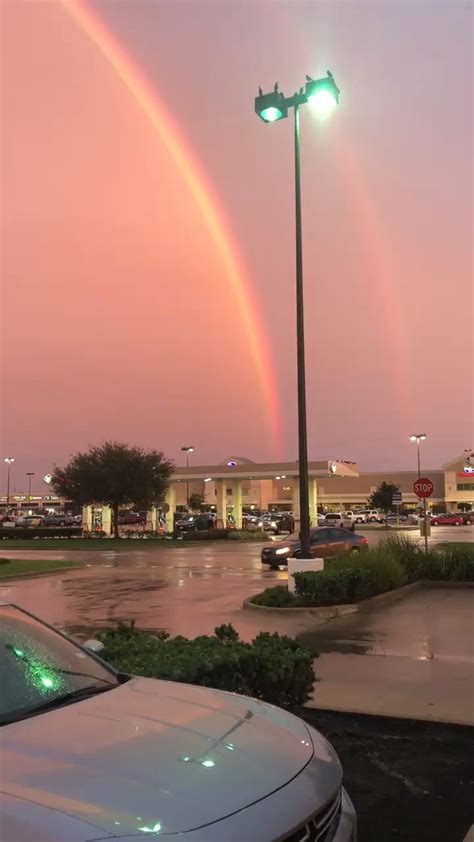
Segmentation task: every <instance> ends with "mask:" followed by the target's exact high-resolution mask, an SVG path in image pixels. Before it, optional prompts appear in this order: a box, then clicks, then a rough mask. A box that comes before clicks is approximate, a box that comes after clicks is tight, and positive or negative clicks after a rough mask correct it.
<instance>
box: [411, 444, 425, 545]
mask: <svg viewBox="0 0 474 842" xmlns="http://www.w3.org/2000/svg"><path fill="white" fill-rule="evenodd" d="M425 439H426V433H413V434H412V435H411V436H410V441H413V442H415V441H416V455H417V462H418V476H419V477H421V460H420V441H425ZM423 534H424V536H425V553H427V552H428V530H427V522H426V497H423Z"/></svg>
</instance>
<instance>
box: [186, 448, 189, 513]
mask: <svg viewBox="0 0 474 842" xmlns="http://www.w3.org/2000/svg"><path fill="white" fill-rule="evenodd" d="M188 468H189V451H188V450H187V451H186V469H188ZM186 508H187V509H189V480H188V479H187V478H186Z"/></svg>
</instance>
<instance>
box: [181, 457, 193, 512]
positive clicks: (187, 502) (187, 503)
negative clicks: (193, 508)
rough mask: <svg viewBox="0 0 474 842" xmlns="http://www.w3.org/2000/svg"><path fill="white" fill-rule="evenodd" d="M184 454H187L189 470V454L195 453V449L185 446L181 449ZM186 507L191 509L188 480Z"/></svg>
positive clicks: (187, 481)
mask: <svg viewBox="0 0 474 842" xmlns="http://www.w3.org/2000/svg"><path fill="white" fill-rule="evenodd" d="M181 450H182V451H183V453H185V454H186V468H189V454H190V453H194V447H190V446H188V445H186V444H185V445H184V447H182V448H181ZM186 506H187V507H188V508H189V480H188V479H186Z"/></svg>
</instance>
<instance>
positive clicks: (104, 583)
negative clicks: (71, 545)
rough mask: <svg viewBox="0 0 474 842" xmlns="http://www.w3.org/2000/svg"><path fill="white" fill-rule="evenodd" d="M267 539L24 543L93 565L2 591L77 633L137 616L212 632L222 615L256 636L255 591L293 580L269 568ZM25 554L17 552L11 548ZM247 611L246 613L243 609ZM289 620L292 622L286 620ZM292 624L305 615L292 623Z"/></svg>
mask: <svg viewBox="0 0 474 842" xmlns="http://www.w3.org/2000/svg"><path fill="white" fill-rule="evenodd" d="M260 550H261V545H260V544H255V545H254V544H252V545H248V544H247V545H243V546H235V545H234V546H232V545H230V546H229V545H226V546H225V547H222V546H206V547H202V548H201V547H197V548H196V547H183V548H181V547H179V548H171V547H167V548H163V547H159V548H156V549H155V548H151V549H147V550H135V549H134V550H130V549H128V548H127V549H125V550H124V551H121V552H116V551H103V552H91V551H89V552H87V551H80V550H78V551H74V552H70V553H69V555H68V554H67V553H66V552H65V551H64V550H61V551H56V550H39V551H37V550H35V551H30V552H28V551H25V550H21V551H19V552H18V555H21V556H22V557H23V558H28V557H30V558H54V559H66V558H71V557H72V558H74V559H75V560H78V561H81V562H84V563H85V565H86V566H85V567H84V568H82V569H80V570H76V571H67V572H66V571H65V572H64V574H55V575H52V576H46V577H41V578H38V579H24V580H16V581H10V582H5V583H4V584H3V586H2V585H0V597H2V598H4V599H9V600H11V601H13V602H17V603H18V604H20V605H22V606H23V607H25V608H27V609H28V610H30V611H33V612H35V613H37V614H39V615H40V616H42V617H43V618H44V619H45V620H47V621H48V622H51V623H53V624H55V625H58V626H60V627H61V628H66V629H68V630H70V631H73V632H74V633H76V634H77V633H81V634H90V632H91V630H92V631H93V630H94V629H97V628H103V627H106V626H111V625H114V624H116V623H117V622H118V621H119V620H130V619H132V618H133V619H135V621H136V624H137V626H140V627H142V628H150V629H156V630H158V629H166V630H167V631H169V632H171V633H172V634H175V633H176V634H178V633H179V634H186V635H188V636H191V637H194V636H195V635H196V634H202V633H208V632H212V630H213V629H214V627H215V626H216V625H219V624H220V623H222V622H230V621H232V622H235V623H238V624H240V627H241V628H242V633H243V634H244V635H247V636H252V635H253V634H255V632H256V631H258V630H259V627H262V628H268V629H271V630H273V629H274V628H275V620H270V621H269V620H267V621H266V622H263V624H262V623H261V622H259V618H255V617H254V616H253V615H252V616H247V613H248V612H243V611H242V602H243V600H244V599H245V598H246V597H247V596H249V595H250V594H252V593H257V592H258V591H261V590H263V589H264V588H266V587H270V586H271V585H274V584H277V583H278V581H286V580H287V573H286V571H270V570H267V569H266V568H262V565H261V562H260ZM9 555H11V556H12V557H13V555H17V553H9ZM244 614H245V616H243V615H244ZM287 625H288V624H286V623H285V622H284V626H285V628H286V626H287ZM290 625H291V628H293V626H295V627H296V628H300V627H301V623H296V624H295V623H293V624H290Z"/></svg>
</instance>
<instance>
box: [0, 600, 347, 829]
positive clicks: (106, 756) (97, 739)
mask: <svg viewBox="0 0 474 842" xmlns="http://www.w3.org/2000/svg"><path fill="white" fill-rule="evenodd" d="M96 643H97V642H96ZM91 646H93V643H91V642H90V643H89V645H88V647H86V646H85V647H81V646H78V645H77V644H76V643H75V642H74V641H72V640H70V639H69V638H67V637H66V636H65V635H63V634H61V633H60V632H58V631H57V630H55V629H53V628H52V627H50V626H48V625H46V624H45V623H43V622H41V621H40V620H38V619H37V618H36V617H34V616H32V615H31V614H29V613H27V612H25V611H22V610H21V609H20V608H18V607H17V606H15V605H12V604H8V603H0V674H1V676H2V692H1V697H0V724H1V725H2V726H3V727H2V763H1V764H0V777H1V780H0V790H1V791H2V793H3V794H2V796H1V801H0V827H1V837H2V839H5V840H10V842H13V840H14V842H31V840H33V839H34V840H35V842H40V840H41V842H92V840H99V839H100V840H105V839H115V838H119V839H121V840H122V842H124V840H129V842H131V840H136V839H137V838H141V837H143V836H144V837H145V838H146V837H155V836H156V837H158V836H159V837H160V839H161V838H162V839H170V840H171V839H175V838H176V835H177V834H180V839H182V840H183V842H186V840H189V842H234V840H235V842H237V840H239V842H243V840H247V842H249V841H250V840H252V842H269V840H288V842H290V840H291V842H302V840H319V841H320V842H328V841H329V840H331V842H353V841H354V840H355V839H356V819H355V813H354V809H353V806H352V804H351V801H350V799H349V797H348V795H347V793H346V792H345V790H344V788H343V787H342V770H341V766H340V764H339V761H338V759H337V756H336V754H335V752H334V750H333V749H332V747H331V746H330V745H329V743H328V742H327V741H326V740H325V739H324V738H323V737H322V736H321V735H320V734H319V733H317V732H316V731H314V730H313V729H312V728H310V727H309V726H307V725H305V723H304V722H303V721H302V720H300V719H298V718H297V717H295V716H292V715H290V714H288V713H285V712H284V711H282V710H280V709H279V708H275V707H272V706H270V705H267V704H263V703H262V702H259V701H256V700H255V699H250V698H246V697H243V696H238V695H234V694H230V693H224V692H219V691H216V690H208V689H206V688H203V687H193V686H191V685H186V684H176V683H173V682H168V681H157V680H153V679H147V678H137V677H130V676H126V675H122V674H119V673H117V672H116V671H115V670H113V669H112V668H111V667H109V666H107V665H106V664H105V663H103V662H102V661H101V660H100V659H99V658H98V657H97V655H95V654H94V653H93V652H91V651H90V649H89V647H91Z"/></svg>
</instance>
